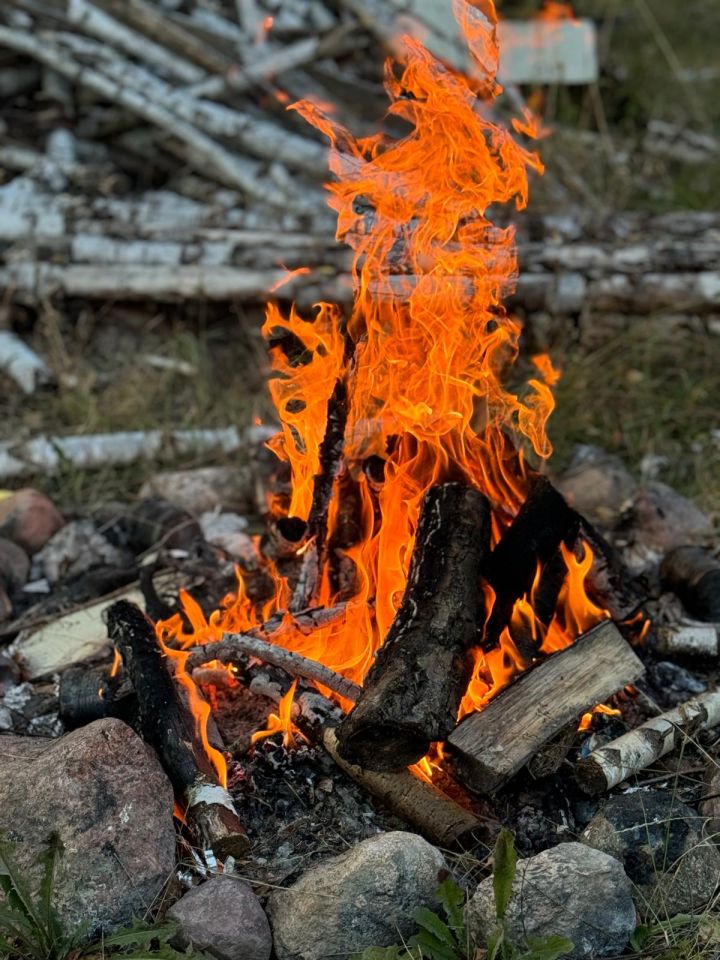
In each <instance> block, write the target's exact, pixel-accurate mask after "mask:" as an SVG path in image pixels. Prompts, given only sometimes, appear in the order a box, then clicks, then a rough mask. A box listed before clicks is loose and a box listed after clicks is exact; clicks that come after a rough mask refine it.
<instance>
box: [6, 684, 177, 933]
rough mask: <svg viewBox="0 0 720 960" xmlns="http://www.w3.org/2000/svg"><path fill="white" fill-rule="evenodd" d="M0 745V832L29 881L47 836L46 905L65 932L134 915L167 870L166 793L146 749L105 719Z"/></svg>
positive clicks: (112, 924) (102, 926)
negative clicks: (55, 849)
mask: <svg viewBox="0 0 720 960" xmlns="http://www.w3.org/2000/svg"><path fill="white" fill-rule="evenodd" d="M6 700H7V698H6ZM2 742H3V750H2V751H0V829H2V830H5V831H6V833H7V838H8V840H10V841H14V842H15V843H16V844H17V845H16V847H15V849H14V857H15V860H16V861H17V863H18V866H19V868H20V869H21V870H22V871H23V873H24V874H25V875H27V876H28V877H29V878H30V880H31V881H33V882H37V880H38V879H39V876H40V872H41V871H40V869H39V867H38V858H39V857H40V856H41V855H42V854H43V853H44V852H45V850H46V848H47V840H48V836H49V835H50V833H51V832H55V833H56V834H57V835H58V836H59V839H60V841H61V843H62V845H63V847H64V852H63V853H62V856H61V857H60V860H59V863H58V868H57V875H56V880H55V885H54V891H55V905H56V908H57V910H58V913H59V915H60V917H61V918H62V921H63V924H64V925H65V926H66V928H67V929H68V930H69V929H72V928H73V927H74V926H76V925H78V924H86V925H87V927H88V933H90V934H95V933H97V932H99V931H101V930H102V931H109V930H112V929H114V928H116V927H118V926H120V925H123V924H126V923H128V922H129V921H130V920H131V918H132V917H135V916H140V917H141V916H144V914H145V913H146V911H147V909H148V907H149V906H150V904H151V903H152V902H153V900H154V899H155V898H156V897H157V895H158V894H159V893H160V891H161V889H162V887H163V884H164V883H165V882H166V880H167V878H168V877H169V876H170V875H171V874H172V872H173V869H174V867H175V830H174V828H173V822H172V811H173V793H172V788H171V787H170V784H169V782H168V780H167V779H166V777H165V774H164V773H163V771H162V769H161V768H160V764H159V763H158V761H157V759H156V757H155V754H154V753H153V752H152V750H151V749H150V748H149V747H148V746H146V745H145V744H144V743H143V742H142V740H141V739H140V738H139V737H138V736H137V735H136V734H135V733H134V732H133V731H132V730H131V729H130V727H128V726H126V725H125V724H124V723H122V722H121V721H120V720H114V719H107V720H98V721H96V722H95V723H91V724H90V725H89V726H87V727H83V728H81V729H80V730H75V731H74V732H73V733H69V734H67V735H66V736H64V737H62V738H60V739H59V740H46V739H41V738H38V737H27V738H26V737H15V736H7V737H3V741H2Z"/></svg>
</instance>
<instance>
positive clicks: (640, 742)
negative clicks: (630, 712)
mask: <svg viewBox="0 0 720 960" xmlns="http://www.w3.org/2000/svg"><path fill="white" fill-rule="evenodd" d="M718 724H720V691H718V690H713V691H712V692H710V693H703V694H701V695H700V696H699V697H694V698H693V699H692V700H687V701H686V702H685V703H682V704H680V706H679V707H675V709H674V710H669V711H668V712H667V713H662V714H660V716H658V717H653V718H652V719H651V720H647V721H646V722H645V723H643V724H642V725H641V726H639V727H637V728H636V729H635V730H631V731H630V732H629V733H625V734H623V736H621V737H618V738H617V740H612V741H611V742H610V743H608V744H606V745H605V746H604V747H600V748H599V749H598V750H594V751H593V752H592V753H591V754H590V756H589V757H586V758H585V759H584V760H580V761H579V763H578V767H577V780H578V783H579V785H580V786H581V787H582V789H583V790H585V791H586V792H587V793H602V792H603V791H605V790H612V788H613V787H616V786H617V785H618V784H619V783H622V782H623V781H624V780H627V779H628V777H631V776H633V774H636V773H639V771H640V770H643V769H644V768H645V767H647V766H649V765H650V764H651V763H654V762H655V761H656V760H659V759H660V758H661V757H664V756H665V755H666V754H668V753H670V752H671V751H672V750H674V749H675V748H676V747H678V746H679V745H680V744H681V743H682V742H683V741H684V740H686V739H692V738H693V737H694V736H695V735H696V734H697V733H698V732H699V731H701V730H709V729H712V728H713V727H716V726H717V725H718Z"/></svg>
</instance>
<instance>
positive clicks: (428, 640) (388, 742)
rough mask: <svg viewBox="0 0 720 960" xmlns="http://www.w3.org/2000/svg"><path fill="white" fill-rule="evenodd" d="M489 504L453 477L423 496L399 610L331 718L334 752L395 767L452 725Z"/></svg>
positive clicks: (464, 677) (471, 633)
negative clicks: (343, 714)
mask: <svg viewBox="0 0 720 960" xmlns="http://www.w3.org/2000/svg"><path fill="white" fill-rule="evenodd" d="M489 542H490V504H489V502H488V500H487V499H486V497H484V496H483V494H481V493H479V492H478V491H477V490H474V489H472V488H470V487H466V486H462V485H461V484H457V483H446V484H442V485H438V486H435V487H431V488H430V490H428V492H427V493H426V495H425V499H424V501H423V505H422V510H421V513H420V521H419V523H418V529H417V535H416V540H415V550H414V553H413V558H412V562H411V564H410V573H409V576H408V582H407V587H406V589H405V595H404V597H403V601H402V605H401V607H400V610H399V611H398V613H397V616H396V617H395V620H394V621H393V623H392V626H391V627H390V630H389V631H388V635H387V638H386V639H385V643H384V644H383V646H382V647H381V648H380V650H379V652H378V653H377V655H376V658H375V663H374V664H373V666H372V668H371V669H370V672H369V673H368V675H367V677H366V679H365V686H364V688H363V692H362V694H361V695H360V698H359V700H358V702H357V705H356V706H355V708H354V710H353V711H352V712H351V713H350V714H349V716H348V717H347V718H346V719H345V720H344V721H343V723H341V724H340V726H339V727H338V744H339V746H338V749H339V752H340V755H341V756H342V757H343V758H344V759H346V760H348V761H350V762H353V763H359V764H360V765H361V766H363V767H367V768H368V769H370V770H381V771H391V770H402V769H403V767H406V766H408V765H409V764H411V763H415V762H416V761H417V760H419V759H420V758H421V757H423V756H424V755H425V754H426V753H427V750H428V747H429V746H430V744H431V743H432V742H433V741H439V740H444V739H445V737H446V736H447V735H448V734H449V733H450V731H451V730H452V728H453V726H454V725H455V718H456V717H457V711H458V707H459V705H460V700H461V698H462V695H463V693H464V692H465V689H466V688H467V684H468V680H469V660H468V649H469V648H470V647H471V646H472V645H473V643H474V642H475V639H476V630H477V623H478V622H480V620H481V619H482V604H483V598H482V591H481V590H480V584H479V579H480V568H481V565H482V561H483V559H484V557H485V554H486V551H487V550H488V549H489Z"/></svg>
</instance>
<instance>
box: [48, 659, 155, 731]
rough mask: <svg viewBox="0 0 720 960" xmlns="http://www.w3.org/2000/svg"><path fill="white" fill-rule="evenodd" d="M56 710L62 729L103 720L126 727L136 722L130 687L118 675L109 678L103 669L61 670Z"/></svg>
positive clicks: (133, 694)
mask: <svg viewBox="0 0 720 960" xmlns="http://www.w3.org/2000/svg"><path fill="white" fill-rule="evenodd" d="M58 708H59V713H60V719H61V720H62V722H63V726H64V727H65V729H66V730H75V729H76V728H77V727H84V726H85V725H86V724H88V723H92V722H93V721H94V720H101V719H103V718H104V717H116V718H117V719H118V720H123V721H124V722H125V723H127V724H129V725H130V726H133V725H134V723H135V721H136V719H137V698H136V696H135V693H134V691H133V689H132V685H131V684H130V683H129V682H128V680H127V679H126V678H121V677H120V676H119V675H118V676H114V677H112V676H110V673H109V672H108V668H107V666H103V667H89V666H82V667H72V668H71V669H70V670H65V671H64V672H63V673H62V674H61V675H60V683H59V686H58Z"/></svg>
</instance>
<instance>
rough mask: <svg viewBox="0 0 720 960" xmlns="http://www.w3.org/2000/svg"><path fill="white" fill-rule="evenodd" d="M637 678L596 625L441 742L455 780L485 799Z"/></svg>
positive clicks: (612, 633) (618, 641)
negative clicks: (545, 747) (450, 761)
mask: <svg viewBox="0 0 720 960" xmlns="http://www.w3.org/2000/svg"><path fill="white" fill-rule="evenodd" d="M642 673H643V665H642V663H641V662H640V660H639V659H638V658H637V656H636V655H635V653H634V652H633V650H632V649H631V647H630V645H629V644H628V643H627V642H626V641H625V640H624V639H623V637H622V636H621V634H620V633H619V632H618V630H617V629H616V627H615V626H614V624H612V623H611V622H610V621H606V622H604V623H602V624H600V625H599V626H597V627H595V628H594V629H593V630H590V631H589V632H588V633H586V634H584V635H583V636H582V637H581V638H580V639H579V640H578V641H577V642H576V643H575V644H574V645H573V646H572V647H568V648H567V649H566V650H561V651H560V652H559V653H556V654H553V655H552V656H550V657H548V658H547V659H546V660H544V661H542V663H540V664H539V665H538V666H537V667H535V668H534V669H531V670H527V671H526V672H525V673H523V674H521V675H520V676H519V677H518V679H517V680H516V681H515V682H514V683H512V684H510V686H508V687H506V688H505V690H503V691H502V692H501V693H499V694H498V695H497V696H496V697H494V698H493V699H492V700H491V701H490V703H489V704H488V705H487V706H486V707H485V709H484V710H481V711H480V712H478V713H473V714H471V715H470V716H469V717H466V718H465V719H464V720H463V721H462V722H461V723H460V724H459V725H458V726H457V728H456V729H455V730H454V731H453V733H452V734H451V735H450V737H449V738H448V741H447V746H448V748H449V750H450V754H451V756H452V764H453V769H454V771H455V774H456V775H457V777H458V779H459V780H460V782H461V783H463V784H464V785H465V786H466V787H468V789H470V790H474V791H477V792H478V793H492V792H493V791H495V790H497V789H499V788H500V787H501V786H503V784H505V783H507V781H508V780H510V778H511V777H513V776H514V775H515V774H516V773H517V772H518V771H519V770H521V769H522V767H524V766H525V764H527V763H528V761H530V760H531V759H532V758H533V757H534V756H535V755H536V754H537V753H538V752H539V751H540V749H541V748H542V747H544V745H545V744H547V743H548V742H549V741H550V740H552V739H553V738H555V737H557V736H558V735H559V734H561V731H563V729H564V728H565V727H567V725H568V724H570V723H572V722H573V721H578V720H579V719H580V716H581V715H582V714H583V713H584V712H585V711H586V710H589V709H590V708H591V707H594V706H595V704H597V703H602V702H603V701H604V700H606V699H607V698H608V697H610V696H612V694H614V693H616V692H617V691H618V690H620V689H622V687H624V686H625V684H627V683H632V682H633V681H634V680H637V679H638V677H639V676H640V675H641V674H642Z"/></svg>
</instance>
